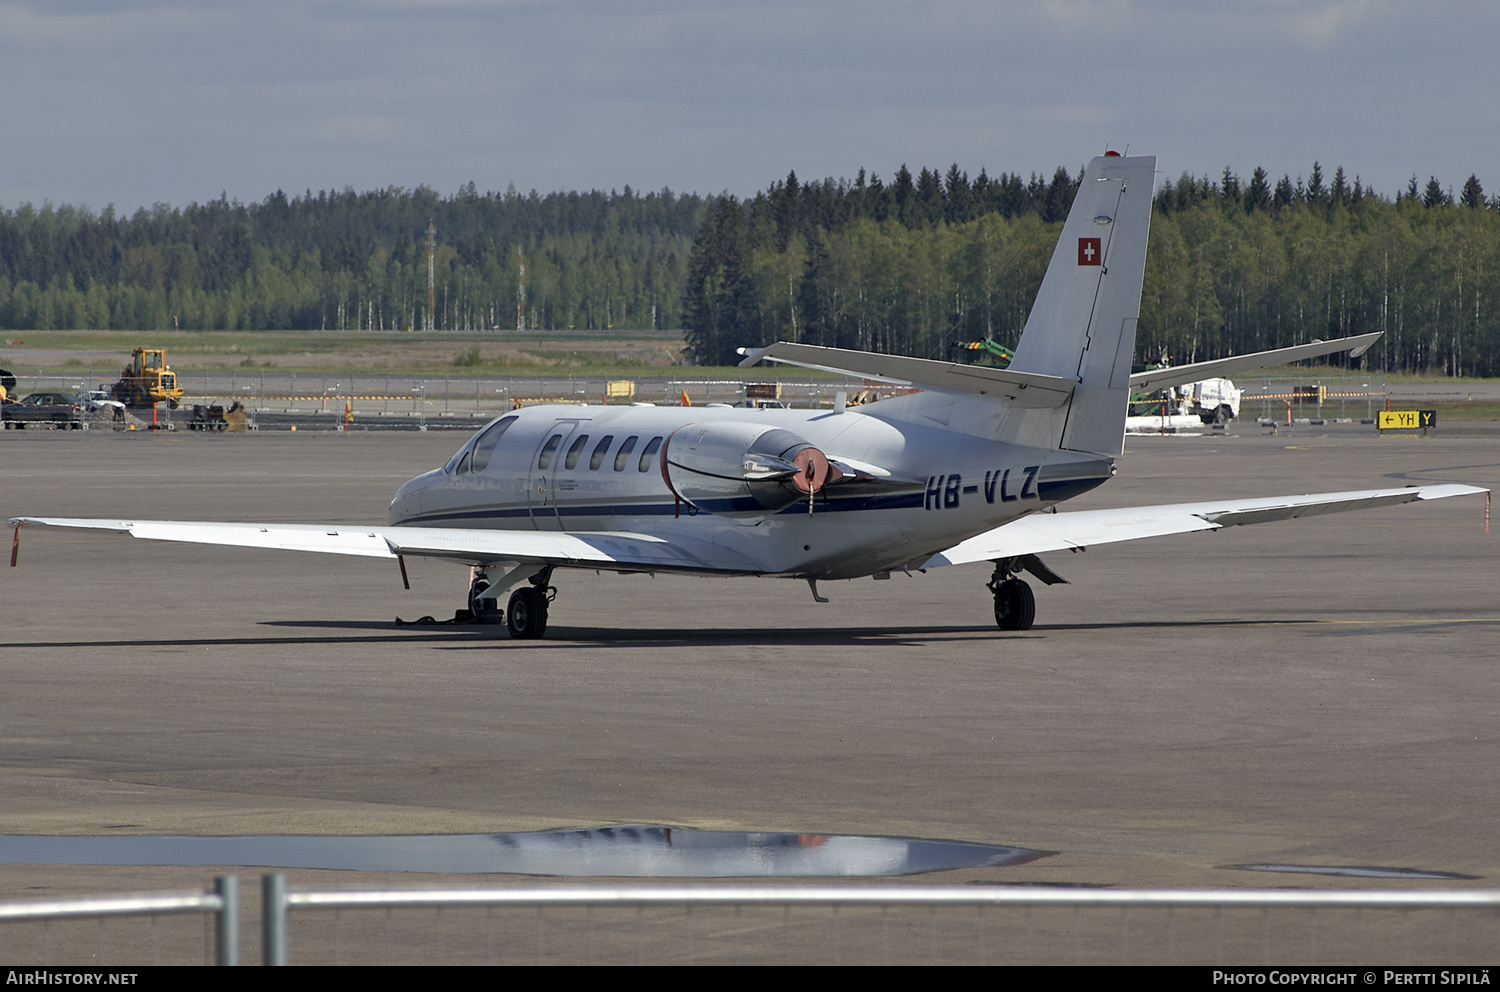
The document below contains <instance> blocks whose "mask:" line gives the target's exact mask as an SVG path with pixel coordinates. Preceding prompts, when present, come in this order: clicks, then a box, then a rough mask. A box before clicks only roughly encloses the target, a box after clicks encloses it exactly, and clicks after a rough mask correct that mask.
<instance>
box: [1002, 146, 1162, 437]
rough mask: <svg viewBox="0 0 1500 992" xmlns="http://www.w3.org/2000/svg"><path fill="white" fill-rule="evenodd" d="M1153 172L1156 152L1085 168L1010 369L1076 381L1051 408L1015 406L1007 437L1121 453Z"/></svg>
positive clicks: (1109, 157)
mask: <svg viewBox="0 0 1500 992" xmlns="http://www.w3.org/2000/svg"><path fill="white" fill-rule="evenodd" d="M1155 174H1156V157H1155V156H1154V155H1142V156H1137V157H1132V158H1125V157H1122V156H1120V155H1118V154H1116V153H1113V152H1111V153H1108V154H1106V155H1101V156H1099V157H1098V158H1096V159H1094V160H1093V161H1092V162H1090V163H1089V164H1088V166H1087V167H1086V168H1085V169H1084V171H1083V177H1082V180H1081V181H1080V184H1079V187H1078V195H1077V196H1076V197H1075V198H1074V200H1073V209H1072V210H1071V211H1070V212H1069V214H1068V220H1067V222H1066V223H1065V224H1064V225H1063V230H1062V236H1061V237H1060V238H1059V239H1058V242H1057V248H1056V250H1054V251H1053V253H1052V263H1051V264H1050V265H1049V266H1048V267H1047V274H1046V276H1045V277H1044V278H1043V279H1042V286H1041V289H1040V290H1038V292H1037V296H1036V302H1035V303H1034V304H1033V305H1032V308H1031V314H1030V316H1029V317H1028V318H1027V320H1026V327H1025V329H1024V331H1023V332H1022V334H1021V340H1020V342H1019V343H1018V344H1017V345H1016V357H1015V360H1014V361H1013V362H1011V365H1010V369H1011V371H1013V372H1025V373H1035V374H1038V375H1046V376H1056V377H1058V378H1062V379H1071V380H1074V381H1076V382H1077V383H1078V384H1077V386H1076V387H1074V389H1073V393H1072V396H1071V397H1070V398H1069V399H1068V401H1067V402H1065V403H1063V404H1062V405H1060V406H1057V407H1055V408H1052V409H1024V408H1022V409H1013V410H1012V411H1011V414H1010V416H1009V417H1007V418H1006V423H1005V426H1004V427H1003V428H1002V433H1003V434H1004V435H1005V436H1006V439H1007V440H1012V441H1016V442H1019V443H1024V444H1030V445H1035V446H1037V447H1044V448H1067V449H1070V450H1073V451H1088V452H1096V453H1099V454H1105V455H1118V454H1120V453H1121V451H1122V449H1123V446H1124V438H1125V415H1126V412H1127V409H1128V407H1129V401H1130V363H1131V356H1132V354H1133V353H1134V350H1135V328H1136V323H1137V321H1138V320H1139V318H1140V312H1141V282H1142V280H1143V278H1144V277H1145V272H1146V238H1147V235H1148V234H1149V233H1150V228H1151V196H1152V191H1153V188H1154V183H1155Z"/></svg>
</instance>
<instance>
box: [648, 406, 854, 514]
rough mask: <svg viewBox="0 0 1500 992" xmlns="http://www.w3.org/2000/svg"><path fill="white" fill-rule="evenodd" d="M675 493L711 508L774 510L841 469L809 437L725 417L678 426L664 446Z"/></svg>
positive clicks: (665, 469) (664, 468)
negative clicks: (725, 419) (716, 420)
mask: <svg viewBox="0 0 1500 992" xmlns="http://www.w3.org/2000/svg"><path fill="white" fill-rule="evenodd" d="M661 474H662V478H664V479H665V480H666V481H667V486H668V487H669V488H670V489H671V490H672V494H673V495H674V496H676V497H677V498H678V499H680V500H682V501H683V502H686V503H690V504H692V505H693V506H695V507H697V508H698V509H700V510H703V511H705V512H707V513H718V514H724V515H727V516H745V515H759V514H762V513H774V512H775V511H777V510H780V509H782V508H783V507H786V506H789V505H791V504H792V503H795V502H797V501H798V500H806V499H808V498H810V496H811V494H813V493H816V492H817V491H818V490H820V489H822V488H823V487H824V486H825V485H827V484H828V483H830V482H834V481H836V480H838V479H839V478H842V473H841V472H840V471H839V470H838V469H837V468H836V467H834V466H832V465H830V464H828V458H827V456H825V455H824V454H823V452H821V451H819V450H818V449H817V448H815V447H813V446H812V445H811V444H810V443H809V442H808V441H806V440H805V439H803V438H801V437H799V436H798V435H796V434H794V433H792V432H791V431H789V430H784V429H782V428H780V427H763V426H760V425H758V424H746V423H736V422H733V421H724V422H718V423H707V424H688V425H687V426H686V427H681V428H678V429H677V430H676V431H674V432H673V433H672V434H671V436H670V437H668V438H667V441H666V443H665V444H663V445H662V448H661Z"/></svg>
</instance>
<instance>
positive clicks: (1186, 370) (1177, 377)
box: [1130, 331, 1382, 391]
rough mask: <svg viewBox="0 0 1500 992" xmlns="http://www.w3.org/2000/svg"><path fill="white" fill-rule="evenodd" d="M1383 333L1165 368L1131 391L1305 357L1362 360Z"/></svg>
mask: <svg viewBox="0 0 1500 992" xmlns="http://www.w3.org/2000/svg"><path fill="white" fill-rule="evenodd" d="M1381 333H1382V332H1381V331H1375V332H1374V333H1372V334H1356V335H1355V336H1354V337H1350V338H1339V339H1338V340H1337V341H1314V342H1313V343H1312V344H1299V345H1295V346H1293V347H1291V348H1273V349H1272V350H1271V351H1257V352H1255V353H1254V354H1253V355H1235V356H1233V357H1232V358H1218V359H1215V360H1213V361H1211V362H1194V363H1193V364H1192V365H1174V366H1172V367H1170V368H1165V369H1151V370H1149V371H1146V372H1136V373H1135V374H1133V375H1132V376H1131V377H1130V388H1131V389H1135V390H1142V391H1144V390H1152V389H1166V388H1167V387H1168V386H1181V385H1183V384H1184V383H1188V382H1202V381H1203V380H1204V379H1221V378H1227V377H1229V376H1232V375H1239V374H1240V373H1242V372H1254V371H1255V370H1256V369H1264V368H1269V367H1270V366H1272V365H1285V364H1287V363H1288V362H1300V361H1302V360H1303V359H1304V358H1321V357H1322V356H1324V355H1336V354H1338V353H1339V352H1341V351H1347V352H1349V355H1350V357H1351V358H1358V357H1359V356H1360V355H1363V354H1364V353H1365V351H1366V350H1368V349H1369V347H1370V345H1372V344H1374V343H1375V339H1376V338H1378V337H1380V335H1381Z"/></svg>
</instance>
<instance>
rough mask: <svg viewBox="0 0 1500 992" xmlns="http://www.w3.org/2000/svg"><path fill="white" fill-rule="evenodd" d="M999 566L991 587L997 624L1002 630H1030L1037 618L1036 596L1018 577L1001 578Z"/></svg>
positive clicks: (991, 581) (991, 580) (990, 582)
mask: <svg viewBox="0 0 1500 992" xmlns="http://www.w3.org/2000/svg"><path fill="white" fill-rule="evenodd" d="M1000 575H1001V572H1000V569H999V568H998V567H997V568H996V569H995V575H994V576H992V577H991V578H990V581H989V583H988V584H989V589H990V592H992V593H994V594H995V624H996V625H997V626H998V627H999V628H1000V629H1001V630H1030V629H1031V625H1032V623H1033V622H1034V621H1035V620H1036V596H1035V595H1034V594H1033V593H1032V591H1031V586H1029V585H1027V584H1026V583H1025V581H1024V580H1022V579H1017V578H1000Z"/></svg>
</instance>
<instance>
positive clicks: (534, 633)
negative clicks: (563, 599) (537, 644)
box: [505, 586, 547, 641]
mask: <svg viewBox="0 0 1500 992" xmlns="http://www.w3.org/2000/svg"><path fill="white" fill-rule="evenodd" d="M505 625H506V626H507V627H508V628H510V636H511V637H513V638H515V639H516V640H518V641H529V640H535V639H536V638H538V637H541V636H542V635H543V634H545V633H546V632H547V597H546V596H544V595H543V594H542V591H541V590H540V589H537V588H535V587H529V586H528V587H527V588H525V589H517V590H516V591H515V592H514V593H512V594H511V597H510V606H509V607H508V608H507V609H506V611H505Z"/></svg>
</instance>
